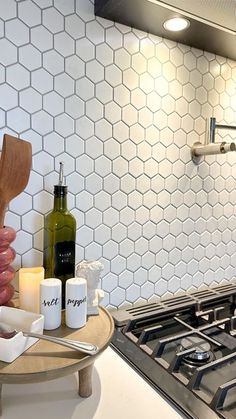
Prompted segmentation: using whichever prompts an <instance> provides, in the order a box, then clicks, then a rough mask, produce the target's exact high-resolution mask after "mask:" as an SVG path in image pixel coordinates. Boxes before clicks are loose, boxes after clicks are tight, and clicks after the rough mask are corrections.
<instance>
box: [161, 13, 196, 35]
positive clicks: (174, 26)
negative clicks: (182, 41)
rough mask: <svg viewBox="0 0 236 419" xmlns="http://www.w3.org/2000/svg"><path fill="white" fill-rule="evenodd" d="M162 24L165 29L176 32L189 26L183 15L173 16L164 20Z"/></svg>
mask: <svg viewBox="0 0 236 419" xmlns="http://www.w3.org/2000/svg"><path fill="white" fill-rule="evenodd" d="M163 26H164V28H165V29H166V30H167V31H172V32H178V31H182V30H183V29H187V28H188V27H189V26H190V22H189V20H187V19H185V18H183V17H174V18H172V19H168V20H166V21H165V22H164V24H163Z"/></svg>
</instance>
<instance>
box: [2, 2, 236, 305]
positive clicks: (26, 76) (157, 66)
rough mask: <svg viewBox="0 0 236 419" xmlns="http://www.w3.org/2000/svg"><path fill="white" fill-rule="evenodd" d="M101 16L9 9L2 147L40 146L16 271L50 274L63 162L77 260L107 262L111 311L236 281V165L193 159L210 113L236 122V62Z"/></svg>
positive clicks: (13, 217) (19, 223) (225, 159)
mask: <svg viewBox="0 0 236 419" xmlns="http://www.w3.org/2000/svg"><path fill="white" fill-rule="evenodd" d="M93 9H94V5H93V1H91V0H75V1H74V0H67V1H66V0H64V1H61V0H43V1H42V0H21V1H16V0H8V1H6V2H4V1H2V2H1V3H0V49H1V57H0V124H1V125H0V128H1V138H2V137H3V134H4V133H5V132H7V133H10V134H11V133H12V135H15V136H19V137H21V138H23V139H26V140H28V141H30V142H31V143H32V147H33V167H32V171H31V176H30V181H29V184H28V186H27V188H26V190H25V191H24V193H22V194H21V195H20V196H19V197H17V198H15V199H14V201H12V202H11V203H10V205H9V209H8V212H7V215H6V223H7V224H8V225H12V226H13V227H14V228H15V229H16V230H17V240H16V242H15V244H14V247H15V249H16V251H17V258H16V260H17V262H16V268H19V266H20V265H22V266H30V265H35V264H41V263H42V239H43V216H44V215H45V214H46V213H47V212H48V211H50V209H51V208H52V201H53V197H52V190H53V184H54V183H55V182H56V181H57V172H58V167H59V162H60V161H61V160H63V161H64V163H65V175H66V179H67V183H68V186H69V191H70V193H69V199H68V201H69V208H70V210H72V212H73V214H74V215H75V217H76V219H77V225H78V230H77V262H78V261H80V260H81V259H82V258H86V259H100V260H101V261H102V262H103V263H104V271H103V277H102V287H103V289H104V290H105V300H104V303H105V305H107V306H108V307H119V306H122V305H125V304H128V305H130V304H132V303H135V302H144V301H152V299H153V297H155V296H156V297H160V296H166V295H170V294H173V293H176V292H182V291H185V290H186V289H191V288H192V289H196V288H199V287H202V286H204V285H212V284H215V283H219V282H222V281H225V280H226V281H229V280H231V279H232V277H234V275H235V266H236V262H235V261H236V248H235V238H236V235H235V230H236V216H235V210H234V207H235V205H236V193H235V177H236V168H235V167H236V156H235V155H233V154H229V155H226V156H217V157H214V156H213V157H211V156H208V157H206V158H205V160H203V161H202V162H201V163H200V164H199V166H195V164H194V163H193V162H192V161H191V158H190V148H191V145H192V144H193V143H194V142H195V141H202V142H204V138H205V130H206V120H207V119H208V118H209V117H210V116H214V117H216V119H217V121H218V122H219V123H225V124H231V125H232V124H234V125H236V113H235V111H236V94H235V86H236V63H235V62H233V61H231V60H228V59H226V58H223V57H219V56H215V55H213V54H211V53H207V52H204V51H200V50H197V49H194V48H190V47H188V46H185V45H181V44H177V43H175V42H172V41H169V40H166V39H161V38H159V37H156V36H153V35H150V34H146V33H143V32H140V31H138V30H135V29H131V28H129V27H126V26H124V25H119V24H117V23H114V22H110V21H108V20H105V19H101V18H95V16H94V11H93ZM231 133H232V132H231ZM231 133H230V132H227V131H224V132H220V133H217V137H218V141H221V140H224V141H228V140H230V141H231V140H232V139H231V137H230V134H231Z"/></svg>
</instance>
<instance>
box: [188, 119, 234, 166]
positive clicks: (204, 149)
mask: <svg viewBox="0 0 236 419" xmlns="http://www.w3.org/2000/svg"><path fill="white" fill-rule="evenodd" d="M216 128H217V129H235V130H236V126H233V125H221V124H217V123H216V119H215V118H210V130H209V141H208V143H207V144H202V143H200V142H196V143H194V144H193V145H192V147H191V156H192V160H193V162H194V163H196V164H198V163H200V161H201V158H202V157H203V156H209V155H215V154H225V153H228V152H229V151H236V145H235V143H233V142H232V143H226V142H222V143H215V130H216Z"/></svg>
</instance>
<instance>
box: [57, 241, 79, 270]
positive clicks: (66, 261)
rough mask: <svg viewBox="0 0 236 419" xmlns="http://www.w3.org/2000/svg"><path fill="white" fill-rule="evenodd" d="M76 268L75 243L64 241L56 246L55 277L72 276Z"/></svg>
mask: <svg viewBox="0 0 236 419" xmlns="http://www.w3.org/2000/svg"><path fill="white" fill-rule="evenodd" d="M74 268H75V242H74V241H64V242H60V243H56V244H55V269H54V271H55V276H56V277H59V276H61V275H68V274H72V276H74Z"/></svg>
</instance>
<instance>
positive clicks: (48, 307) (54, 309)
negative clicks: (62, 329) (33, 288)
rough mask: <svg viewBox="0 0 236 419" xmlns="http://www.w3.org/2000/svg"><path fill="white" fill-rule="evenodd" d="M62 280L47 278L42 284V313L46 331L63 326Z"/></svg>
mask: <svg viewBox="0 0 236 419" xmlns="http://www.w3.org/2000/svg"><path fill="white" fill-rule="evenodd" d="M61 287H62V284H61V280H60V279H57V278H47V279H44V280H43V281H41V282H40V313H41V314H43V315H44V329H46V330H53V329H57V328H58V327H59V326H60V325H61Z"/></svg>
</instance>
